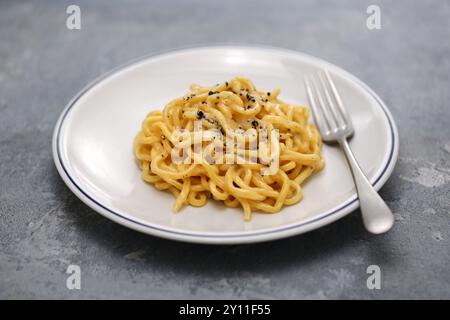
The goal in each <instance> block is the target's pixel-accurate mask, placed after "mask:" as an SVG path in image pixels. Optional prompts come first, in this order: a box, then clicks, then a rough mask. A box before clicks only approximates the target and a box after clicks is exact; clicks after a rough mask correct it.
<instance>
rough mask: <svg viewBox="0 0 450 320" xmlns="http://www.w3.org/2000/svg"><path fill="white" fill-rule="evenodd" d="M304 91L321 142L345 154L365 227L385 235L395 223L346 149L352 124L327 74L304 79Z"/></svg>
mask: <svg viewBox="0 0 450 320" xmlns="http://www.w3.org/2000/svg"><path fill="white" fill-rule="evenodd" d="M305 88H306V93H307V94H308V99H309V103H310V105H311V110H312V113H313V115H314V119H315V121H316V124H317V127H318V128H319V131H320V134H321V136H322V140H323V141H324V142H327V143H331V142H333V143H336V142H337V143H339V145H340V146H341V149H342V150H343V151H344V153H345V156H346V158H347V162H348V164H349V166H350V169H351V172H352V176H353V180H354V182H355V185H356V191H357V193H358V197H359V204H360V207H361V213H362V218H363V222H364V226H365V227H366V229H367V230H368V231H369V232H371V233H375V234H379V233H383V232H386V231H388V230H389V229H390V228H391V227H392V225H393V223H394V216H393V215H392V212H391V210H390V209H389V207H388V206H387V205H386V203H385V202H384V201H383V199H382V198H381V197H380V195H379V194H378V193H377V192H376V191H375V189H374V188H373V187H372V185H371V184H370V182H369V180H367V178H366V176H365V175H364V173H363V171H362V170H361V168H360V166H359V164H358V162H357V161H356V159H355V156H354V155H353V152H352V150H351V149H350V147H349V145H348V142H347V139H348V138H351V136H352V135H353V133H354V129H353V124H352V121H351V119H350V116H349V115H348V112H347V110H346V109H345V108H344V105H343V103H342V100H341V97H340V96H339V93H338V91H337V89H336V85H335V84H334V81H333V79H332V78H331V76H330V73H329V72H328V71H327V70H325V71H324V72H319V73H318V74H317V76H313V75H312V76H310V77H307V78H305Z"/></svg>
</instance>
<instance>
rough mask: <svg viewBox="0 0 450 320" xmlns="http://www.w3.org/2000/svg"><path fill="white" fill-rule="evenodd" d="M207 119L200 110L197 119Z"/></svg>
mask: <svg viewBox="0 0 450 320" xmlns="http://www.w3.org/2000/svg"><path fill="white" fill-rule="evenodd" d="M204 117H205V114H204V113H203V111H202V110H198V111H197V118H198V119H199V120H200V119H203V118H204Z"/></svg>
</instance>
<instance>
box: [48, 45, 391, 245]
mask: <svg viewBox="0 0 450 320" xmlns="http://www.w3.org/2000/svg"><path fill="white" fill-rule="evenodd" d="M211 49H222V50H224V49H228V50H229V49H237V50H248V49H252V50H255V49H257V50H258V49H259V50H263V51H271V52H274V53H277V52H278V53H285V54H293V55H297V56H299V57H301V58H303V59H306V60H309V61H312V62H315V63H316V64H319V65H323V66H326V67H327V68H328V69H334V70H337V71H339V72H340V73H343V74H344V75H345V76H346V77H348V78H349V79H350V80H352V81H354V82H355V83H356V84H358V85H359V86H361V88H362V89H364V90H365V91H366V92H367V93H369V94H370V95H371V96H372V97H373V98H374V99H375V100H376V101H377V104H378V106H379V107H380V108H381V110H382V111H383V114H384V115H385V116H386V119H387V120H388V124H389V128H390V131H391V132H390V142H391V146H390V151H389V157H388V160H387V162H386V163H385V164H384V168H383V169H382V170H381V172H380V174H379V175H378V176H377V177H376V178H375V181H374V182H373V183H372V184H373V185H374V188H375V189H376V190H379V189H380V188H381V187H382V186H383V185H384V184H385V183H386V181H387V180H388V178H389V177H390V175H391V174H392V171H393V170H394V167H395V164H396V162H397V158H398V150H399V136H398V130H397V126H396V124H395V121H394V118H393V116H392V114H391V112H390V111H389V109H388V107H387V106H386V104H385V103H384V102H383V101H382V100H381V98H380V97H379V96H378V95H377V94H376V93H375V92H374V91H373V90H372V89H371V88H370V87H369V86H368V85H367V84H365V83H364V82H363V81H362V80H360V79H359V78H357V77H356V76H354V75H353V74H351V73H350V72H348V71H346V70H344V69H342V68H340V67H338V66H336V65H334V64H332V63H330V62H327V61H325V60H323V59H320V58H317V57H315V56H312V55H309V54H306V53H303V52H299V51H296V50H291V49H286V48H280V47H273V46H264V45H248V44H246V45H228V44H225V45H211V46H194V47H188V48H181V49H172V50H167V51H163V52H156V53H151V54H148V55H145V56H142V57H139V58H137V59H133V60H131V61H129V62H127V63H124V64H122V65H119V66H118V67H116V68H113V69H112V70H110V71H108V72H106V73H104V74H102V75H100V76H99V77H97V78H96V79H94V80H93V81H91V82H90V83H89V84H87V85H86V86H85V87H84V88H82V89H81V90H80V91H79V92H78V93H76V94H75V96H74V97H73V98H72V99H71V100H70V101H69V103H68V104H67V105H66V106H65V108H64V109H63V111H62V112H61V114H60V116H59V118H58V120H57V122H56V125H55V128H54V131H53V136H52V154H53V160H54V163H55V166H56V168H57V170H58V173H59V174H60V176H61V178H62V179H63V181H64V183H65V184H66V185H67V187H68V188H69V189H70V190H71V191H72V192H73V193H74V194H75V195H76V196H77V197H78V198H79V199H80V200H81V201H82V202H84V203H85V204H86V205H88V206H89V207H90V208H91V209H93V210H94V211H96V212H98V213H100V214H101V215H103V216H105V217H106V218H108V219H110V220H112V221H114V222H116V223H119V224H121V225H124V226H126V227H129V228H131V229H134V230H137V231H140V232H143V233H146V234H150V235H154V236H158V237H162V238H166V239H171V240H178V241H184V242H193V243H208V244H241V243H254V242H263V241H270V240H276V239H282V238H286V237H290V236H293V235H298V234H302V233H305V232H308V231H311V230H314V229H318V228H320V227H322V226H325V225H327V224H330V223H332V222H334V221H336V220H338V219H340V218H342V217H344V216H346V215H347V214H349V213H351V212H353V211H354V210H356V209H357V208H358V207H359V201H358V197H357V195H354V196H353V197H351V198H350V199H349V200H347V201H346V202H344V203H342V204H341V205H340V206H339V208H336V209H332V210H330V211H328V212H324V213H323V214H321V215H319V216H318V217H315V218H311V219H308V220H306V221H303V222H300V223H293V224H290V225H287V226H281V227H277V228H272V229H270V228H266V229H262V230H259V231H253V232H246V231H242V232H234V233H228V234H226V233H223V234H208V233H202V232H196V231H192V232H190V231H179V230H171V229H170V228H166V227H161V226H158V225H152V224H149V223H143V222H141V221H137V220H134V219H131V218H130V217H126V216H124V215H123V214H121V213H119V212H116V211H114V210H112V209H110V208H108V207H107V206H105V205H104V204H102V203H100V202H99V201H97V200H95V196H92V195H89V193H88V192H86V191H85V190H83V188H81V187H80V186H79V185H78V184H77V183H76V182H75V181H74V180H73V178H72V177H71V176H70V174H69V172H68V171H67V169H66V167H65V166H64V162H63V160H62V157H61V156H60V139H59V137H60V133H61V129H62V127H63V124H64V120H65V119H66V116H67V115H68V113H69V112H70V110H72V107H73V106H74V105H75V104H76V102H77V101H78V100H79V99H80V98H81V97H83V96H84V95H85V94H86V93H87V92H88V91H89V90H91V89H92V88H94V87H95V86H96V85H97V84H99V83H101V82H102V81H103V80H106V79H107V78H109V77H111V76H113V75H115V74H117V73H119V72H120V71H123V70H124V69H126V68H129V67H132V66H135V65H138V64H139V63H143V62H145V61H148V60H156V59H158V58H163V57H164V56H170V55H177V54H182V53H187V52H189V51H191V52H192V51H202V50H211Z"/></svg>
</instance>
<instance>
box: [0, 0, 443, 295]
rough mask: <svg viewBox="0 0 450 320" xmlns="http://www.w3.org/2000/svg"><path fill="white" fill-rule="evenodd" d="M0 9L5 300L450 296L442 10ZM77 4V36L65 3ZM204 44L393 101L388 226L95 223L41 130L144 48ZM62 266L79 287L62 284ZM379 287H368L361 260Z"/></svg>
mask: <svg viewBox="0 0 450 320" xmlns="http://www.w3.org/2000/svg"><path fill="white" fill-rule="evenodd" d="M373 2H374V1H357V0H353V1H345V2H339V4H337V3H336V2H335V1H313V0H310V1H226V3H224V1H181V0H177V1H162V0H161V1H151V2H145V1H134V0H133V1H126V2H123V1H122V2H118V3H116V4H113V2H112V1H95V2H94V1H84V0H83V1H81V0H76V1H70V2H67V1H45V2H43V1H41V2H36V1H33V2H31V1H30V2H24V1H10V2H6V1H2V2H0V298H67V299H71V298H194V299H196V298H209V299H220V298H222V299H229V298H236V299H240V298H277V299H297V298H317V299H333V298H343V299H348V298H362V299H370V298H386V299H392V298H447V299H449V298H450V273H449V267H448V266H449V265H450V249H449V248H450V232H449V225H450V191H449V190H450V189H449V186H450V90H449V88H450V20H449V19H448V17H449V16H450V3H449V2H448V1H433V0H427V1H425V0H424V1H420V2H414V3H412V2H411V1H395V3H394V2H393V1H375V2H376V4H377V5H379V7H380V9H381V29H380V30H369V29H368V28H367V27H366V19H367V17H368V14H367V13H366V9H367V7H368V6H369V5H370V4H372V3H373ZM70 4H76V5H78V6H79V7H80V8H81V29H80V30H69V29H67V27H66V19H67V17H68V15H67V14H66V8H67V6H68V5H70ZM211 43H214V44H216V43H240V44H244V43H250V44H263V45H272V46H280V47H285V48H289V49H294V50H299V51H303V52H306V53H309V54H312V55H315V56H318V57H320V58H323V59H325V60H329V61H331V62H333V63H335V64H337V65H339V66H341V67H343V68H344V69H347V70H348V71H350V72H352V73H354V74H355V75H356V76H358V77H360V78H361V79H362V80H363V81H365V82H366V83H367V84H369V86H371V87H372V88H373V89H374V90H375V92H377V93H378V94H379V95H380V96H381V97H382V99H384V101H385V102H386V104H387V105H388V106H389V108H390V110H391V111H392V113H393V115H394V117H395V119H396V122H397V125H398V129H399V133H400V156H399V160H398V164H397V166H396V169H395V171H394V173H393V175H392V176H391V178H390V180H389V181H388V182H387V183H386V185H385V186H384V187H383V189H382V190H381V195H382V196H383V197H384V199H386V201H387V202H388V204H389V206H390V207H391V208H392V209H393V211H394V213H395V218H396V223H395V225H394V227H393V229H392V230H391V231H390V232H389V233H387V234H384V235H380V236H373V235H370V234H368V233H367V232H366V231H365V230H364V228H363V226H362V223H361V218H360V216H359V212H358V211H357V212H354V213H352V214H351V215H349V216H347V217H345V218H344V219H342V220H340V221H338V222H336V223H333V224H331V225H328V226H326V227H324V228H322V229H319V230H316V231H313V232H310V233H307V234H304V235H300V236H296V237H292V238H289V239H285V240H279V241H275V242H271V243H260V244H254V245H242V246H222V247H220V246H205V245H194V244H184V243H178V242H172V241H168V240H163V239H158V238H155V237H151V236H147V235H144V234H140V233H138V232H135V231H132V230H129V229H127V228H125V227H122V226H120V225H118V224H115V223H113V222H111V221H109V220H107V219H106V218H103V217H102V216H100V215H99V214H97V213H95V212H94V211H93V210H91V209H90V208H88V207H87V206H86V205H84V204H83V203H81V201H79V200H78V198H76V197H75V196H74V195H73V194H72V193H71V192H70V191H69V189H68V188H67V187H66V186H65V185H64V183H63V182H62V180H61V178H60V177H59V175H58V173H57V172H56V169H55V167H54V164H53V160H52V155H51V136H52V130H53V126H54V124H55V122H56V119H57V117H58V116H59V114H60V112H61V111H62V109H63V108H64V106H65V104H66V103H67V102H68V100H69V99H70V98H71V97H72V96H73V95H75V94H76V93H77V91H78V90H80V89H81V88H82V87H83V86H84V85H85V84H87V83H88V82H89V81H91V80H92V79H94V78H96V77H97V76H99V75H101V74H102V73H104V72H106V71H108V70H109V69H111V68H113V67H115V66H117V65H120V64H122V63H124V62H127V61H128V60H131V59H134V58H136V57H139V56H142V55H146V54H149V53H152V52H158V51H167V50H169V49H172V48H179V47H183V46H195V45H200V44H201V45H204V44H211ZM69 265H78V266H79V267H80V270H81V289H80V290H77V289H74V290H69V289H68V288H67V287H66V280H67V277H68V274H66V270H67V268H68V266H69ZM370 265H377V266H379V267H380V270H381V289H379V290H377V289H374V290H369V289H368V287H367V278H368V277H369V274H367V267H368V266H370Z"/></svg>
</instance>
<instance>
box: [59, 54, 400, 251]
mask: <svg viewBox="0 0 450 320" xmlns="http://www.w3.org/2000/svg"><path fill="white" fill-rule="evenodd" d="M319 68H327V69H328V70H329V71H330V73H331V74H332V76H333V77H334V80H335V82H336V85H337V87H338V89H339V90H340V93H341V95H342V98H343V100H344V103H345V105H346V107H347V108H348V110H349V113H350V115H351V117H352V120H353V122H354V127H355V136H354V137H353V139H352V140H351V142H350V146H351V148H352V150H353V151H354V153H355V157H356V158H357V160H358V162H359V163H360V165H361V167H362V169H363V171H364V172H365V174H366V175H367V176H368V178H369V180H370V181H371V182H372V183H373V185H374V186H375V188H376V189H380V188H381V187H382V185H383V184H384V183H385V182H386V180H387V179H388V177H389V175H390V174H391V172H392V170H393V168H394V165H395V162H396V160H397V153H398V134H397V130H396V126H395V124H394V120H393V118H392V116H391V114H390V112H389V110H388V109H387V107H386V106H385V104H384V103H383V102H382V101H381V100H380V98H379V97H378V96H377V95H376V94H375V93H374V92H373V91H372V90H371V89H369V87H368V86H367V85H365V84H364V83H362V82H361V81H360V80H358V79H357V78H355V77H354V76H352V75H351V74H349V73H348V72H346V71H344V70H342V69H340V68H338V67H336V66H334V65H332V64H330V63H327V62H325V61H322V60H320V59H317V58H314V57H311V56H308V55H305V54H302V53H298V52H293V51H287V50H284V49H276V48H260V47H236V46H221V47H203V48H195V49H187V50H181V51H174V52H170V53H166V54H162V55H158V56H151V57H146V58H142V59H140V60H138V61H135V62H132V63H130V64H127V65H125V66H123V67H119V68H118V69H115V70H113V71H112V72H110V73H108V74H107V75H105V76H103V77H101V78H100V79H98V80H96V81H94V82H93V83H91V84H89V85H88V86H87V87H86V88H85V89H83V90H82V91H81V92H80V93H79V94H78V95H77V96H75V97H74V98H73V99H72V101H71V102H70V103H69V104H68V106H67V107H66V108H65V110H64V111H63V112H62V114H61V117H60V118H59V120H58V122H57V124H56V128H55V132H54V136H53V156H54V160H55V163H56V167H57V169H58V171H59V173H60V175H61V177H62V178H63V180H64V182H65V183H66V184H67V186H68V187H69V188H70V189H71V190H72V191H73V192H74V193H75V194H76V195H77V197H79V198H80V199H81V200H82V201H83V202H84V203H86V204H87V205H88V206H90V207H91V208H92V209H94V210H95V211H97V212H98V213H100V214H102V215H104V216H105V217H107V218H109V219H111V220H113V221H115V222H118V223H120V224H122V225H125V226H127V227H130V228H132V229H135V230H138V231H141V232H144V233H148V234H151V235H154V236H159V237H164V238H169V239H174V240H181V241H189V242H198V243H213V244H231V243H249V242H259V241H267V240H274V239H279V238H284V237H288V236H292V235H297V234H300V233H304V232H307V231H310V230H313V229H316V228H319V227H322V226H324V225H326V224H328V223H331V222H333V221H335V220H337V219H339V218H341V217H343V216H345V215H346V214H348V213H350V212H351V211H353V210H355V209H356V208H358V205H359V204H358V199H357V195H356V191H355V187H354V185H353V181H352V177H351V174H350V171H349V169H348V167H347V164H346V161H345V159H344V155H343V154H342V153H341V152H340V150H339V149H338V148H337V147H333V146H328V145H324V148H323V153H324V157H325V162H326V166H325V168H324V170H323V171H321V172H320V173H318V174H316V175H315V176H313V177H312V178H311V179H310V180H309V181H307V183H306V184H305V185H304V189H303V192H304V199H303V200H302V201H301V202H300V203H298V204H296V205H293V206H289V207H285V208H283V209H282V211H281V212H279V213H277V214H258V213H255V214H253V218H252V220H251V221H250V222H244V221H243V217H242V210H241V209H240V208H226V207H224V206H223V205H222V204H221V203H219V202H215V201H212V200H211V201H209V203H208V204H207V205H206V206H204V207H202V208H193V207H184V208H183V209H182V210H181V212H180V213H178V214H174V213H172V211H171V207H172V204H173V202H174V198H173V196H172V195H171V194H168V193H165V192H160V191H158V190H156V189H155V188H154V187H153V186H151V185H149V184H147V183H145V182H144V181H143V180H142V179H141V172H140V170H139V168H138V166H137V164H136V162H135V158H134V155H133V148H132V143H133V139H134V137H135V135H136V133H137V132H138V131H139V128H140V125H141V122H142V120H143V119H144V118H145V115H146V114H147V113H148V112H149V111H151V110H156V109H162V108H163V106H164V105H165V104H166V103H167V102H169V101H170V100H172V99H173V98H175V97H179V96H181V95H183V94H184V93H186V92H187V90H188V88H189V85H190V84H191V83H199V84H204V85H213V84H216V83H219V82H224V81H226V80H229V79H231V78H232V77H234V76H236V75H243V76H246V77H248V78H250V79H251V80H253V82H254V84H255V86H256V87H257V88H261V89H273V88H280V89H281V96H280V98H281V99H282V100H284V101H287V102H291V103H296V104H305V105H308V103H307V98H306V94H305V90H304V88H303V78H304V76H305V75H308V74H311V73H313V72H315V71H316V70H317V69H319ZM311 121H312V120H311Z"/></svg>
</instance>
